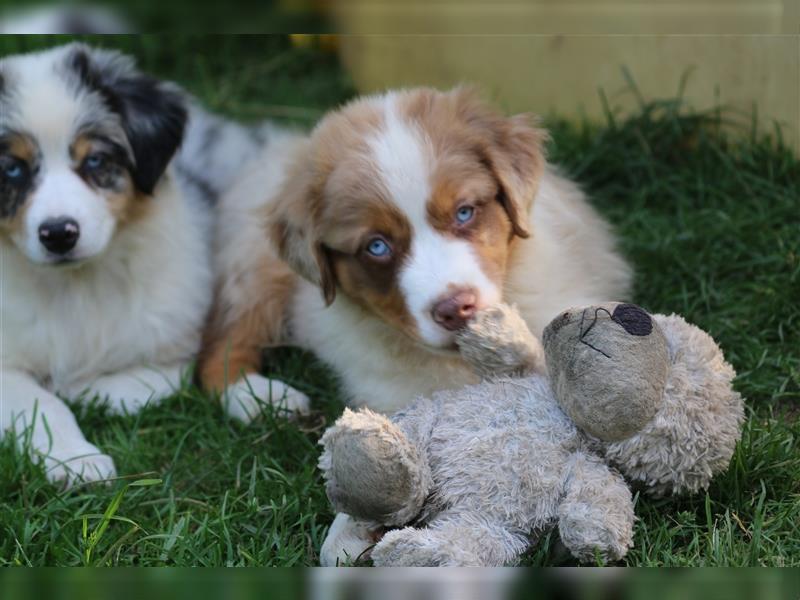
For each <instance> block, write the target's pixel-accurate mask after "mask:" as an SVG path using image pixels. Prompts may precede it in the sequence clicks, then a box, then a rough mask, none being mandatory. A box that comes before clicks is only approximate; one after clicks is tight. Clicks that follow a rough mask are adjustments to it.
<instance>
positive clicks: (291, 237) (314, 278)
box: [266, 145, 336, 306]
mask: <svg viewBox="0 0 800 600" xmlns="http://www.w3.org/2000/svg"><path fill="white" fill-rule="evenodd" d="M308 152H309V148H308V146H307V145H305V146H303V147H302V150H301V152H300V153H298V154H297V158H296V159H295V162H294V165H293V166H292V168H291V169H290V171H289V173H288V176H287V178H286V182H285V183H284V185H283V187H282V189H281V190H280V192H279V193H278V195H277V197H276V198H275V200H274V201H273V202H272V203H271V204H270V205H269V207H268V208H267V212H266V223H267V228H268V235H269V238H270V241H271V242H272V244H273V245H274V246H275V248H276V250H277V251H278V254H279V255H280V257H281V258H282V259H283V260H284V261H286V262H287V263H288V264H289V266H290V267H292V269H294V270H295V271H296V272H297V273H298V274H299V275H301V276H302V277H304V278H305V279H307V280H308V281H310V282H312V283H314V284H316V285H318V286H319V287H320V289H321V290H322V294H323V296H324V298H325V304H327V305H328V306H330V305H331V304H332V303H333V301H334V300H335V299H336V276H335V274H334V271H333V265H332V263H331V260H330V253H329V251H328V249H327V248H326V247H325V245H324V244H323V243H322V242H321V241H320V240H319V208H320V206H319V205H320V198H321V193H322V192H321V189H320V188H321V186H320V185H318V184H317V183H316V182H315V181H314V173H313V167H312V165H311V164H310V163H311V159H310V158H308Z"/></svg>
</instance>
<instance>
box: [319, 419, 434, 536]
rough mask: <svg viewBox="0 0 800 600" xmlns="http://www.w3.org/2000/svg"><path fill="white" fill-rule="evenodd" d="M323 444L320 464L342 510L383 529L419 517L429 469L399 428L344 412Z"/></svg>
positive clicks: (330, 493) (328, 489) (335, 504)
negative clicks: (382, 525)
mask: <svg viewBox="0 0 800 600" xmlns="http://www.w3.org/2000/svg"><path fill="white" fill-rule="evenodd" d="M320 443H321V444H322V445H323V446H324V447H325V450H324V452H323V453H322V456H321V457H320V460H319V466H320V468H321V469H322V471H323V474H324V477H325V480H326V481H325V490H326V492H327V494H328V498H329V500H330V501H331V504H333V507H334V508H335V509H336V510H337V511H339V512H344V513H347V514H349V515H352V516H354V517H356V518H358V519H364V520H368V521H374V522H376V523H381V524H384V525H404V524H406V523H408V522H409V521H411V520H412V519H413V518H414V517H416V516H417V515H418V514H419V512H420V510H421V508H422V505H423V503H424V502H425V499H426V497H427V495H428V491H429V490H430V487H431V474H430V468H429V467H428V461H427V459H426V457H425V456H424V454H423V452H424V451H423V452H421V451H420V449H419V448H418V447H417V445H416V444H414V443H412V441H411V440H409V439H408V437H407V436H406V434H405V432H404V431H403V430H402V429H401V428H400V427H399V426H398V425H396V424H395V423H393V422H392V421H390V420H389V419H387V418H386V417H385V416H383V415H379V414H377V413H374V412H372V411H369V410H366V409H363V410H360V411H358V412H354V411H351V410H349V409H345V411H344V414H343V415H342V416H341V417H340V418H339V419H338V420H337V421H336V423H335V424H334V425H333V426H332V427H330V428H329V429H328V430H327V431H326V432H325V434H324V435H323V436H322V439H321V440H320Z"/></svg>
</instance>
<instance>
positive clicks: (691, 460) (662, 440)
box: [605, 315, 744, 496]
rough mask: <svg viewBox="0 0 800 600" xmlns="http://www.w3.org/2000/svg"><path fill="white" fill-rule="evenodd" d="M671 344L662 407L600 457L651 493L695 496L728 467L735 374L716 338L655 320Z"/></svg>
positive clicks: (735, 410) (735, 435)
mask: <svg viewBox="0 0 800 600" xmlns="http://www.w3.org/2000/svg"><path fill="white" fill-rule="evenodd" d="M653 318H654V319H655V321H656V322H657V323H658V325H659V326H660V328H661V331H662V332H663V333H664V336H665V337H666V339H667V344H668V347H669V370H668V374H667V381H666V386H665V391H664V394H663V397H662V406H661V408H660V410H659V411H658V413H657V414H656V415H655V417H654V418H653V419H651V420H650V421H649V422H648V423H647V424H646V425H645V427H644V428H643V429H642V430H641V431H639V432H638V433H637V434H635V435H633V436H632V437H630V438H628V439H626V440H621V441H617V442H613V443H608V444H606V445H605V456H606V459H607V460H608V461H610V462H611V463H612V464H613V465H615V466H616V467H617V468H618V469H620V471H622V473H623V474H624V475H625V477H627V478H628V479H630V480H632V481H639V482H642V483H643V484H644V485H645V490H646V491H647V492H648V493H650V494H652V495H655V496H662V495H665V494H677V493H681V492H697V491H698V490H701V489H705V488H707V487H708V484H709V482H710V481H711V478H712V477H713V476H714V475H716V474H717V473H721V472H722V471H724V470H725V469H727V468H728V464H729V463H730V460H731V456H733V451H734V449H735V447H736V443H737V442H738V441H739V438H740V437H741V428H742V423H743V422H744V403H743V401H742V397H741V396H740V395H739V393H738V392H736V391H735V390H734V389H733V388H732V387H731V381H733V378H734V377H735V376H736V372H735V371H734V370H733V367H731V365H729V364H728V363H727V362H726V361H725V358H724V356H723V354H722V351H721V350H720V348H719V346H717V344H716V342H715V341H714V339H713V338H712V337H711V336H710V335H708V334H707V333H706V332H705V331H703V330H702V329H700V328H699V327H696V326H694V325H691V324H689V323H687V322H686V321H685V320H684V319H683V317H679V316H678V315H670V316H665V315H654V316H653Z"/></svg>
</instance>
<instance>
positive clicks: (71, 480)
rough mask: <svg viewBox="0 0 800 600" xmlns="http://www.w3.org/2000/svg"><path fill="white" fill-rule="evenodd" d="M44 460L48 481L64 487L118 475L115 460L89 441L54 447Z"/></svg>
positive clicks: (103, 479)
mask: <svg viewBox="0 0 800 600" xmlns="http://www.w3.org/2000/svg"><path fill="white" fill-rule="evenodd" d="M43 462H44V468H45V474H46V475H47V479H48V481H50V482H51V483H53V484H55V485H58V486H60V487H63V488H71V487H72V486H74V485H75V484H77V483H91V482H95V481H105V480H108V479H111V478H113V477H116V476H117V470H116V468H115V467H114V460H113V459H112V458H111V457H110V456H108V455H107V454H103V453H101V452H100V450H98V448H97V447H96V446H94V445H92V444H90V443H89V442H82V443H81V444H76V445H75V446H72V447H69V448H58V449H55V448H54V449H52V450H51V451H50V452H49V453H47V454H46V455H45V456H44V460H43Z"/></svg>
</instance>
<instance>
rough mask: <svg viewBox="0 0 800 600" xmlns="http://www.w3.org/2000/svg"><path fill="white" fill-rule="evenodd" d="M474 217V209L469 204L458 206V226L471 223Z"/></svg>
mask: <svg viewBox="0 0 800 600" xmlns="http://www.w3.org/2000/svg"><path fill="white" fill-rule="evenodd" d="M474 216H475V207H474V206H470V205H469V204H465V205H463V206H459V207H458V210H456V222H457V223H458V224H459V225H466V224H467V223H469V222H470V221H472V219H473V217H474Z"/></svg>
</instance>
